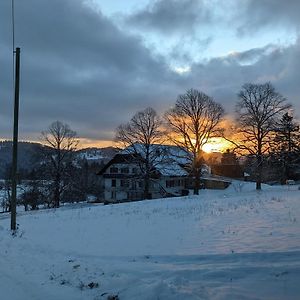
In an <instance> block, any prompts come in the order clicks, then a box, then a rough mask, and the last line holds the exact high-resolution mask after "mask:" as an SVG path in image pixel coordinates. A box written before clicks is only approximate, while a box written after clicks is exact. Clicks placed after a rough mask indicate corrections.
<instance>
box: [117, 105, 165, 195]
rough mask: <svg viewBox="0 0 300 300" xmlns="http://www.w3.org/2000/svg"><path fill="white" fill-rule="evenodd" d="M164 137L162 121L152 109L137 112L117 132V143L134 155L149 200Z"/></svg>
mask: <svg viewBox="0 0 300 300" xmlns="http://www.w3.org/2000/svg"><path fill="white" fill-rule="evenodd" d="M164 137H165V135H164V134H163V131H162V120H161V118H160V117H159V116H158V115H157V113H156V111H155V110H154V109H153V108H151V107H148V108H146V109H145V110H143V111H139V112H137V113H136V114H135V115H134V116H133V117H132V119H131V120H130V121H129V122H128V123H126V124H123V125H120V126H119V127H118V128H117V130H116V141H117V142H118V143H119V144H120V146H121V147H122V148H126V149H127V153H128V154H132V156H133V157H134V158H135V161H136V163H137V164H138V167H139V173H140V175H139V176H141V177H142V178H143V182H144V185H143V189H144V198H145V199H148V198H149V188H150V181H151V177H152V175H153V172H154V170H155V164H157V163H158V156H159V155H161V153H159V151H158V148H157V145H161V144H162V143H163V141H164Z"/></svg>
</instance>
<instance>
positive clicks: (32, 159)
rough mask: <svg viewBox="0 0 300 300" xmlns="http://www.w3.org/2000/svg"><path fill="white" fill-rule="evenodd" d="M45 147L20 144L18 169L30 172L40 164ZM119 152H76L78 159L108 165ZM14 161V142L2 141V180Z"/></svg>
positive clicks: (84, 150)
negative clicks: (7, 168)
mask: <svg viewBox="0 0 300 300" xmlns="http://www.w3.org/2000/svg"><path fill="white" fill-rule="evenodd" d="M44 147H45V146H44V145H42V144H40V143H32V142H19V147H18V164H19V165H18V167H19V170H22V169H23V170H27V171H30V170H31V169H33V168H34V167H35V166H37V165H38V164H40V162H41V160H42V150H43V148H44ZM116 152H117V150H116V148H113V147H106V148H95V147H93V148H85V149H79V150H77V151H76V153H77V155H76V156H77V159H86V160H87V161H88V163H92V162H95V163H106V162H107V161H109V160H110V159H111V158H112V157H113V156H114V155H115V153H116ZM11 161H12V141H0V179H1V178H2V179H3V178H4V175H5V170H6V167H7V166H8V165H10V164H11Z"/></svg>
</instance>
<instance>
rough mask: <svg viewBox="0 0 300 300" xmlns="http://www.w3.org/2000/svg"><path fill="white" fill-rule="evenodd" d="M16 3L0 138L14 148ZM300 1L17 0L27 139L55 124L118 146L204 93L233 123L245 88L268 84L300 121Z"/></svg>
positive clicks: (1, 8)
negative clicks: (124, 136) (126, 128)
mask: <svg viewBox="0 0 300 300" xmlns="http://www.w3.org/2000/svg"><path fill="white" fill-rule="evenodd" d="M11 1H12V0H1V1H0V139H11V136H12V124H13V80H12V79H13V60H12V22H11ZM299 11H300V1H299V0H288V1H282V0H227V1H222V0H155V1H154V0H152V1H150V0H127V1H125V0H114V1H111V0H51V1H48V0H26V1H24V0H15V45H16V46H17V47H20V48H21V86H20V126H19V134H20V139H22V140H31V141H38V140H39V139H40V136H41V131H44V130H46V129H47V127H48V126H49V125H50V124H51V123H52V122H53V121H56V120H60V121H62V122H64V123H67V124H69V125H70V127H71V128H72V129H73V130H75V131H76V132H77V134H78V136H79V137H80V138H81V141H82V142H81V145H82V146H92V145H102V146H104V145H105V146H106V145H110V144H111V143H112V142H111V141H112V140H113V139H114V132H115V129H116V127H118V126H119V125H120V124H122V123H125V122H127V121H129V120H130V118H131V117H132V116H133V115H134V114H135V113H136V112H137V111H140V110H143V109H145V108H146V107H149V106H151V107H153V108H154V109H156V110H157V112H158V113H161V114H162V113H163V112H164V111H166V110H167V109H169V108H170V107H172V106H173V105H174V103H175V102H176V99H177V97H178V95H179V94H183V93H185V91H186V90H188V89H190V88H195V89H198V90H200V91H202V92H204V93H206V94H208V95H210V96H212V97H213V98H214V100H215V101H217V102H219V103H221V104H222V105H223V106H224V108H225V110H226V112H227V115H228V116H229V117H230V116H231V117H232V116H233V112H234V106H235V103H236V101H237V93H238V92H239V90H240V89H241V87H242V85H243V84H244V83H246V82H251V83H264V82H267V81H270V82H271V83H272V84H273V85H274V86H275V88H276V90H277V91H279V92H280V93H281V94H282V95H284V96H285V97H286V98H287V99H288V102H289V103H291V104H293V106H294V114H295V116H296V117H298V118H299V116H300V99H299V95H300V76H299V69H300V18H299V17H298V13H299Z"/></svg>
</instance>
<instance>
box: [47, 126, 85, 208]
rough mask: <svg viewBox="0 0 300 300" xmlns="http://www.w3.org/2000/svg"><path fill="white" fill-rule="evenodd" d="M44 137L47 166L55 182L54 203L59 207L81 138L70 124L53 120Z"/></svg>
mask: <svg viewBox="0 0 300 300" xmlns="http://www.w3.org/2000/svg"><path fill="white" fill-rule="evenodd" d="M42 139H43V143H44V145H45V146H47V148H46V155H47V159H48V161H49V165H48V166H47V167H48V168H49V171H50V176H51V178H52V181H53V184H54V194H53V203H54V207H59V205H60V200H61V194H62V192H63V190H64V186H63V182H64V176H66V172H67V168H68V164H69V163H71V161H72V158H73V154H74V151H75V150H76V147H77V145H78V142H79V140H78V139H77V137H76V132H75V131H73V130H71V128H70V127H69V125H68V124H64V123H62V122H60V121H56V122H53V123H52V124H51V125H50V126H49V128H48V129H47V130H46V131H43V132H42ZM49 150H50V151H49Z"/></svg>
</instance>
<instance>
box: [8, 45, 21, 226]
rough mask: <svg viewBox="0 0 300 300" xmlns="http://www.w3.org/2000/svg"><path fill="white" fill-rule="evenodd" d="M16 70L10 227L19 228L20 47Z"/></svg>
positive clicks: (17, 52) (17, 53)
mask: <svg viewBox="0 0 300 300" xmlns="http://www.w3.org/2000/svg"><path fill="white" fill-rule="evenodd" d="M15 54H16V70H15V102H14V133H13V157H12V193H11V223H10V224H11V225H10V229H11V230H12V231H15V230H16V229H17V224H16V223H17V222H16V221H17V171H18V131H19V90H20V88H19V87H20V48H16V51H15Z"/></svg>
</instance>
